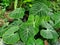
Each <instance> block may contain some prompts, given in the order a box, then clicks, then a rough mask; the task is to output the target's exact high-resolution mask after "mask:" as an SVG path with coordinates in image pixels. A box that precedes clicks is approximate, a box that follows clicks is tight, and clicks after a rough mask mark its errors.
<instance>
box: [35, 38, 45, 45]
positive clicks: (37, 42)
mask: <svg viewBox="0 0 60 45" xmlns="http://www.w3.org/2000/svg"><path fill="white" fill-rule="evenodd" d="M35 43H36V45H44V43H43V40H41V39H37V40H35Z"/></svg>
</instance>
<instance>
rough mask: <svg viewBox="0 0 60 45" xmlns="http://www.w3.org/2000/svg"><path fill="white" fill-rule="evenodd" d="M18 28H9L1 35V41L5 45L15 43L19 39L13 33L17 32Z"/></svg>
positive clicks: (16, 34)
mask: <svg viewBox="0 0 60 45" xmlns="http://www.w3.org/2000/svg"><path fill="white" fill-rule="evenodd" d="M18 29H19V27H18V26H13V27H11V28H9V29H8V30H7V31H6V32H5V33H4V34H3V37H2V38H3V41H4V42H5V43H6V44H13V43H16V42H17V41H18V40H19V39H20V37H19V35H18V33H15V32H16V31H18Z"/></svg>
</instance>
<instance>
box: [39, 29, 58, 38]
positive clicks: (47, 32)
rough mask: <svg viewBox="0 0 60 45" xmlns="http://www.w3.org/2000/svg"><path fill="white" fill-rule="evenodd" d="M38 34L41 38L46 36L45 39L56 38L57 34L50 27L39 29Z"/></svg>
mask: <svg viewBox="0 0 60 45" xmlns="http://www.w3.org/2000/svg"><path fill="white" fill-rule="evenodd" d="M40 34H41V36H42V37H43V38H47V39H55V38H58V36H59V35H58V34H57V32H56V31H55V30H51V29H47V30H41V32H40Z"/></svg>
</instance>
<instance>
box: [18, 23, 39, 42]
mask: <svg viewBox="0 0 60 45" xmlns="http://www.w3.org/2000/svg"><path fill="white" fill-rule="evenodd" d="M19 32H20V37H21V40H22V41H23V42H26V41H27V40H28V38H30V37H34V36H35V35H36V34H37V32H38V28H36V27H33V25H29V24H28V23H24V24H22V25H21V26H20V31H19Z"/></svg>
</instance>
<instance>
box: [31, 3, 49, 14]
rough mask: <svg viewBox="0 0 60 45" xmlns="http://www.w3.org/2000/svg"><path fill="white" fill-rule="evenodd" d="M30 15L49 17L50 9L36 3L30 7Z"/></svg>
mask: <svg viewBox="0 0 60 45" xmlns="http://www.w3.org/2000/svg"><path fill="white" fill-rule="evenodd" d="M30 15H50V9H49V8H48V7H47V6H46V5H45V4H44V3H41V2H37V3H35V4H33V5H32V8H31V9H30Z"/></svg>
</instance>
